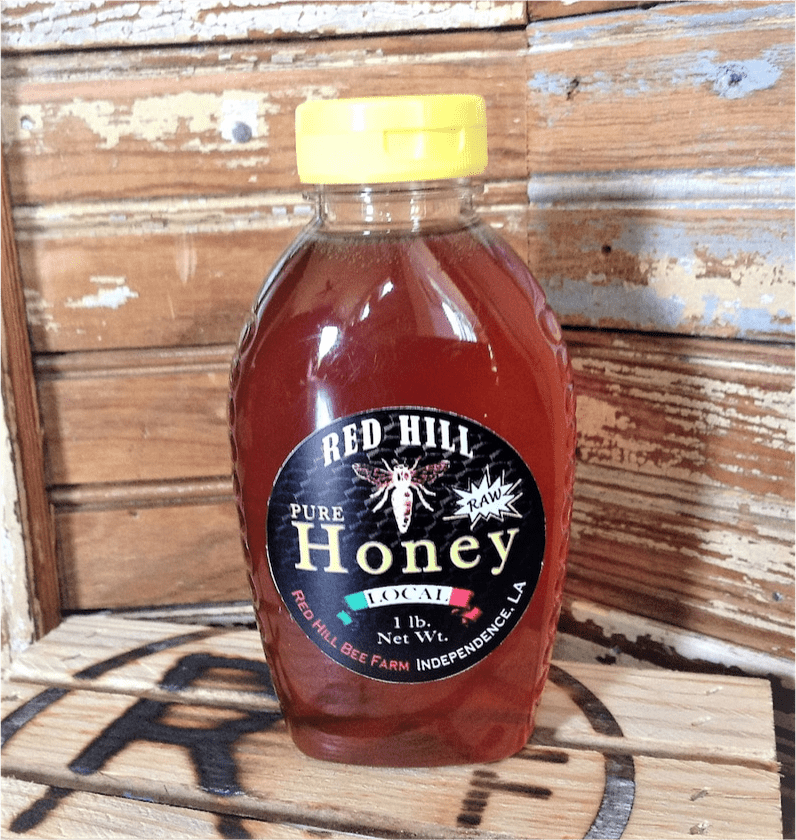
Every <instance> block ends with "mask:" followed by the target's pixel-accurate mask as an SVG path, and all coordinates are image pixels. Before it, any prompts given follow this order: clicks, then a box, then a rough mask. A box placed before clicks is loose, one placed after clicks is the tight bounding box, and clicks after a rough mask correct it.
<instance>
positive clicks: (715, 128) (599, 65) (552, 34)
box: [528, 2, 794, 172]
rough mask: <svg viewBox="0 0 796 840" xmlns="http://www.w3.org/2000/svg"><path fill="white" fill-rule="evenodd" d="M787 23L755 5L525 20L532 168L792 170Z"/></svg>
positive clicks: (779, 7) (786, 7) (785, 7)
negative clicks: (527, 48) (751, 167)
mask: <svg viewBox="0 0 796 840" xmlns="http://www.w3.org/2000/svg"><path fill="white" fill-rule="evenodd" d="M793 25H794V24H793V5H792V4H791V3H781V4H779V3H755V2H751V3H750V2H738V3H698V2H694V3H673V4H669V3H665V4H660V5H656V6H654V7H653V8H650V9H644V10H630V11H626V12H617V13H615V14H610V15H609V14H596V15H589V16H586V17H574V18H565V19H560V20H552V21H542V22H539V23H532V24H531V25H530V26H529V28H528V39H529V57H528V68H529V69H528V92H529V99H528V108H529V143H528V163H529V169H530V171H531V172H553V171H556V172H583V171H606V172H609V171H617V170H618V171H626V170H637V169H638V170H658V169H693V168H698V167H704V168H714V169H723V168H725V167H744V166H748V165H750V164H753V165H755V166H777V165H783V166H792V164H793V157H794V145H793V144H794V137H793V130H792V126H793V122H794V110H793V109H794V102H793V95H792V91H793V87H794V45H793ZM761 138H765V141H764V142H761Z"/></svg>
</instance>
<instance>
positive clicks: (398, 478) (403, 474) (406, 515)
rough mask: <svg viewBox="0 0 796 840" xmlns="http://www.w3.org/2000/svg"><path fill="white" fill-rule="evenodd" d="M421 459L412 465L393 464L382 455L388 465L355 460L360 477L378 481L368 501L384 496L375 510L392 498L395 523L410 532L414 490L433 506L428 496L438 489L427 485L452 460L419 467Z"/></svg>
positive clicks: (401, 529)
mask: <svg viewBox="0 0 796 840" xmlns="http://www.w3.org/2000/svg"><path fill="white" fill-rule="evenodd" d="M419 462H420V458H418V459H417V460H416V461H415V462H414V464H413V465H412V466H411V467H409V466H407V465H406V464H404V463H401V462H396V463H395V465H394V466H392V467H391V466H390V465H389V464H388V463H387V462H386V461H385V460H384V459H382V463H383V464H384V469H382V468H381V467H373V466H370V465H369V464H353V467H354V472H355V473H356V474H357V475H358V476H359V477H360V478H364V479H365V481H369V482H370V483H371V484H375V485H376V489H375V490H374V491H373V493H371V495H370V498H369V499H368V501H372V500H373V499H375V498H377V497H379V496H381V498H380V499H379V501H378V503H377V504H376V506H375V507H374V508H373V510H374V511H377V510H381V509H382V508H383V507H384V505H385V504H386V502H387V499H388V498H389V500H390V504H391V505H392V512H393V515H394V516H395V524H396V525H397V526H398V530H399V531H400V533H402V534H405V533H406V531H407V529H408V528H409V524H410V523H411V521H412V507H413V504H414V496H415V494H414V493H413V492H412V491H415V492H416V493H417V500H418V501H419V502H420V504H421V505H423V507H424V508H426V510H433V509H434V508H432V507H431V505H430V504H429V503H428V502H427V501H426V498H424V497H428V496H434V495H435V493H434V491H433V490H429V489H428V488H427V487H426V485H427V484H433V483H434V482H435V481H436V480H437V479H438V478H439V477H440V476H441V475H442V473H444V472H445V470H447V469H448V467H449V466H450V461H438V462H437V463H436V464H429V465H428V466H426V467H420V469H418V467H417V465H418V463H419Z"/></svg>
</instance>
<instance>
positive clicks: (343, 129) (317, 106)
mask: <svg viewBox="0 0 796 840" xmlns="http://www.w3.org/2000/svg"><path fill="white" fill-rule="evenodd" d="M296 159H297V162H298V172H299V178H300V179H301V181H302V182H304V183H305V184H384V183H389V182H392V181H430V180H434V179H436V178H463V177H466V176H468V175H479V174H480V173H481V172H483V171H484V169H485V168H486V162H487V143H486V106H485V104H484V100H483V97H481V96H475V95H470V94H450V95H441V96H383V97H369V98H363V99H327V100H313V101H311V102H304V103H303V104H301V105H299V107H298V108H297V109H296Z"/></svg>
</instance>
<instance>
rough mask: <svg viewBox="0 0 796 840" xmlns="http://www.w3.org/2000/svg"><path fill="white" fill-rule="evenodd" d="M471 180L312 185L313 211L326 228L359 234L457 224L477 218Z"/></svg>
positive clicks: (423, 229) (320, 224)
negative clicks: (314, 207)
mask: <svg viewBox="0 0 796 840" xmlns="http://www.w3.org/2000/svg"><path fill="white" fill-rule="evenodd" d="M475 192H476V188H475V187H474V186H473V184H472V183H471V182H470V181H469V180H455V181H453V180H446V181H418V182H414V183H409V184H357V185H344V186H328V185H323V186H319V187H316V190H315V193H314V198H315V201H316V215H317V220H318V223H319V226H320V227H321V229H323V230H327V231H330V232H331V231H340V232H346V233H361V234H363V235H368V234H373V233H389V232H403V233H406V232H419V231H432V230H448V229H456V228H460V227H463V226H466V225H468V224H472V223H473V222H474V221H475V220H476V219H477V216H476V213H475V210H474V209H473V197H474V194H475Z"/></svg>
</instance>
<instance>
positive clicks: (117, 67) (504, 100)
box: [3, 30, 526, 205]
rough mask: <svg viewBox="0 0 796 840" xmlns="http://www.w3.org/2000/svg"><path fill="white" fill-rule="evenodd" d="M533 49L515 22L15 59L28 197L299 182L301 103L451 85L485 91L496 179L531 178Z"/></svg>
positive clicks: (227, 190)
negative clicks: (506, 26) (502, 26)
mask: <svg viewBox="0 0 796 840" xmlns="http://www.w3.org/2000/svg"><path fill="white" fill-rule="evenodd" d="M525 49H526V47H525V37H524V33H523V32H522V30H508V31H498V32H488V31H487V32H482V33H478V32H475V33H469V32H463V33H457V32H450V33H442V34H433V35H424V34H421V35H413V36H412V37H392V38H390V37H387V38H374V39H364V40H362V39H355V40H347V39H340V40H332V41H322V42H316V41H303V42H296V43H291V44H289V45H287V46H286V45H284V44H281V43H275V44H270V45H258V44H246V45H245V46H240V45H234V46H229V47H207V48H202V49H201V50H199V51H198V53H197V51H194V50H142V51H137V50H130V51H122V52H120V53H119V54H117V55H115V56H111V57H109V56H108V55H107V54H105V53H99V54H76V55H70V54H64V53H60V54H54V55H51V56H48V57H47V59H46V60H42V59H41V58H39V57H38V56H36V57H18V58H9V59H6V60H4V62H3V73H4V79H3V108H4V119H3V140H4V145H5V149H6V154H7V155H8V160H9V169H10V173H11V176H12V185H11V186H12V193H13V196H14V203H15V205H20V204H39V203H49V202H63V201H74V200H80V199H91V200H98V199H112V200H118V199H119V198H122V197H123V198H133V199H138V198H154V197H163V196H179V197H183V196H203V197H207V196H217V195H229V194H252V193H259V192H262V191H264V190H272V189H280V190H286V189H297V188H298V174H297V170H296V163H295V149H294V145H295V136H294V133H295V132H294V122H295V116H294V113H295V109H296V107H297V105H299V104H300V103H301V102H303V101H304V100H306V99H310V98H320V97H325V98H333V97H334V98H336V97H346V96H370V95H382V96H383V95H387V94H396V93H402V92H414V93H439V92H440V90H443V91H445V92H449V93H457V92H468V93H479V94H483V95H484V96H485V98H486V101H487V108H488V112H489V130H490V140H489V143H490V148H489V156H490V161H489V165H488V168H487V173H486V177H487V178H488V179H494V180H503V179H516V178H520V179H523V178H524V176H525V172H526V168H525V107H524V105H525V85H524V79H523V75H522V73H518V71H517V70H518V65H519V66H522V57H523V55H524V53H525ZM238 125H239V128H238V129H235V127H236V126H238ZM240 126H242V128H240ZM236 137H237V138H239V140H237V141H236V139H235V138H236Z"/></svg>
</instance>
